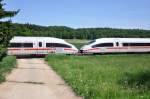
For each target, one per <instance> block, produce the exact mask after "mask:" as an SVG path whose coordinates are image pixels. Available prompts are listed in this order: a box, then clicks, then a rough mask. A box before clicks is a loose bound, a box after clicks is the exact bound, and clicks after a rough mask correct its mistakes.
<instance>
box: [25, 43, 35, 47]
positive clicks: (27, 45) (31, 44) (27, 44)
mask: <svg viewBox="0 0 150 99" xmlns="http://www.w3.org/2000/svg"><path fill="white" fill-rule="evenodd" d="M23 47H33V43H23Z"/></svg>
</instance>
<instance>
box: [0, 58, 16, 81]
mask: <svg viewBox="0 0 150 99" xmlns="http://www.w3.org/2000/svg"><path fill="white" fill-rule="evenodd" d="M15 66H16V57H15V56H6V57H4V58H3V59H2V61H1V62H0V83H1V82H3V81H5V75H6V74H7V73H9V72H10V71H11V70H12V69H13V68H15Z"/></svg>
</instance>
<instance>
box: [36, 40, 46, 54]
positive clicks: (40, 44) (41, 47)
mask: <svg viewBox="0 0 150 99" xmlns="http://www.w3.org/2000/svg"><path fill="white" fill-rule="evenodd" d="M37 46H38V48H37V54H44V43H43V42H41V41H39V42H38V44H37Z"/></svg>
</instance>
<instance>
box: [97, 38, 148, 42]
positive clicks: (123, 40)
mask: <svg viewBox="0 0 150 99" xmlns="http://www.w3.org/2000/svg"><path fill="white" fill-rule="evenodd" d="M96 41H97V42H101V41H105V42H107V41H108V42H109V41H120V42H150V38H99V39H96Z"/></svg>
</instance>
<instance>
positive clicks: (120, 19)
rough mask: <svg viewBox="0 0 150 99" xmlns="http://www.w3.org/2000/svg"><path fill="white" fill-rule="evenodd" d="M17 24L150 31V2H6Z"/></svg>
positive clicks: (141, 0) (35, 0) (48, 0)
mask: <svg viewBox="0 0 150 99" xmlns="http://www.w3.org/2000/svg"><path fill="white" fill-rule="evenodd" d="M4 2H5V3H6V4H7V5H6V6H5V8H6V9H7V10H17V9H20V13H19V14H18V15H17V16H16V17H14V18H12V20H13V22H17V23H32V24H38V25H44V26H54V25H57V26H69V27H73V28H83V27H112V28H140V29H150V0H4Z"/></svg>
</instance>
